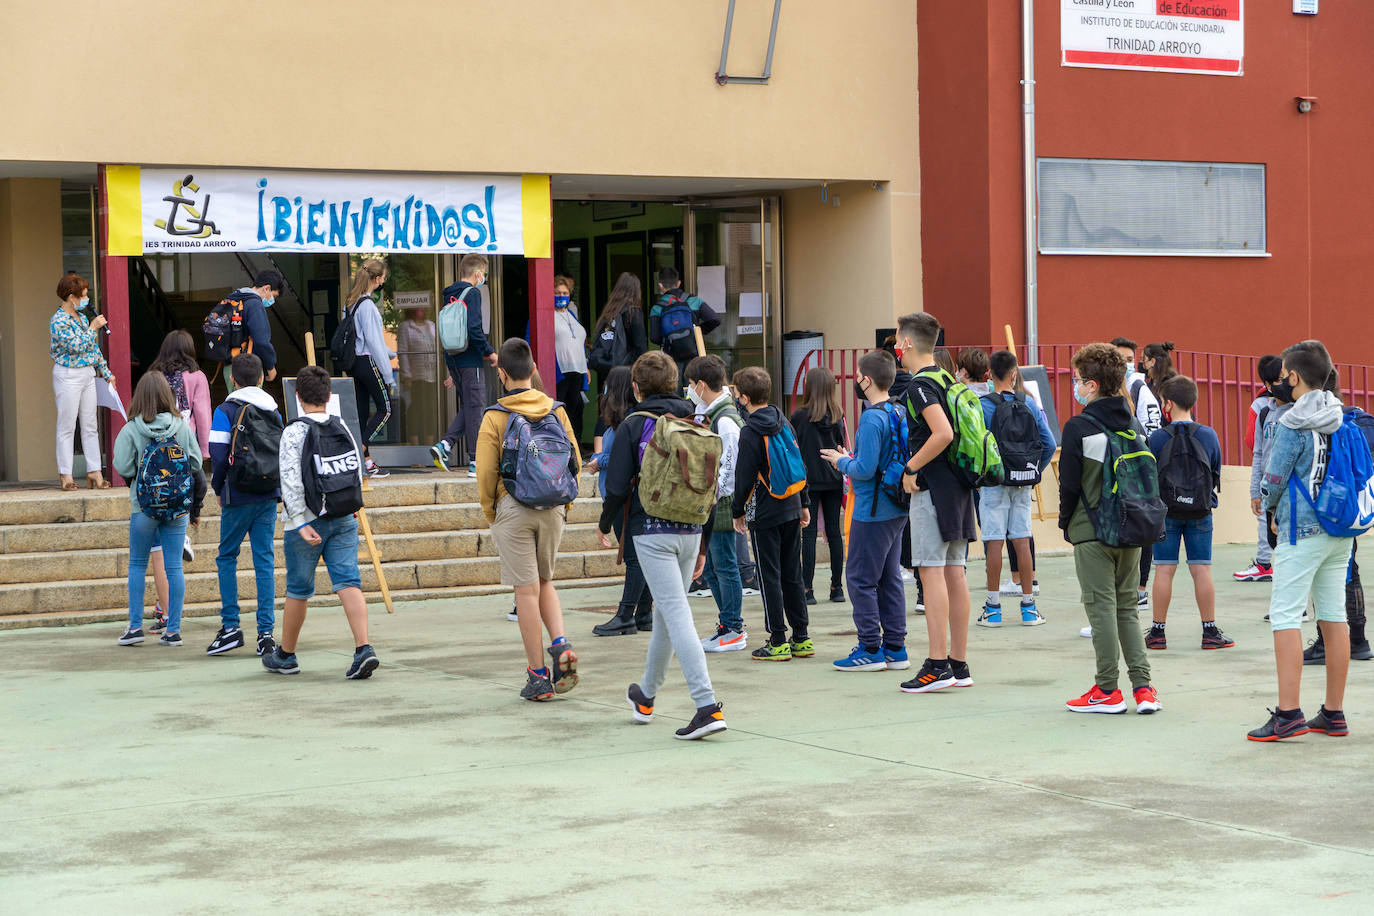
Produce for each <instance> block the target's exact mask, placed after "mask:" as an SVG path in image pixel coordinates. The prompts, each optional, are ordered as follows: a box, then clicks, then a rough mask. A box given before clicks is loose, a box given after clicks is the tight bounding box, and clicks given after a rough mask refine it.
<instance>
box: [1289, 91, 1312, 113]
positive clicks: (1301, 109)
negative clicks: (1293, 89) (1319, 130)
mask: <svg viewBox="0 0 1374 916" xmlns="http://www.w3.org/2000/svg"><path fill="white" fill-rule="evenodd" d="M1293 101H1294V102H1296V103H1297V104H1298V114H1307V113H1308V112H1310V111H1311V110H1312V109H1313V108H1315V107H1317V97H1316V96H1315V95H1295V96H1293Z"/></svg>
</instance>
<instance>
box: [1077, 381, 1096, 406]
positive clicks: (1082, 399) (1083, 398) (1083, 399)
mask: <svg viewBox="0 0 1374 916" xmlns="http://www.w3.org/2000/svg"><path fill="white" fill-rule="evenodd" d="M1082 388H1083V386H1082V385H1074V386H1073V399H1074V400H1075V401H1077V402H1078V403H1079V404H1080V405H1082V406H1083V407H1087V406H1088V401H1090V400H1092V399H1091V398H1089V397H1088V396H1087V395H1086V394H1083V393H1082Z"/></svg>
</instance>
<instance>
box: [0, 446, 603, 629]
mask: <svg viewBox="0 0 1374 916" xmlns="http://www.w3.org/2000/svg"><path fill="white" fill-rule="evenodd" d="M365 498H366V500H367V517H368V520H369V522H371V525H372V533H373V536H374V538H375V540H376V543H377V549H378V552H379V553H380V554H381V557H382V569H383V571H384V572H385V574H386V580H387V584H388V585H389V586H390V588H391V594H392V597H393V598H394V599H395V600H397V601H406V600H415V599H421V598H450V597H459V596H463V595H478V594H493V593H497V592H501V591H505V590H506V588H505V587H503V586H501V585H500V584H499V583H500V575H501V574H500V568H499V565H498V564H499V561H498V560H497V551H496V545H495V543H494V542H493V540H492V537H491V532H490V531H489V530H488V529H487V525H486V520H485V519H484V518H483V517H482V510H481V508H480V507H479V506H478V504H477V486H476V481H473V480H469V479H468V477H467V475H466V473H456V474H455V473H439V472H437V471H430V472H424V473H415V474H397V475H395V476H393V477H391V478H389V479H387V480H380V481H376V482H374V483H372V484H371V490H370V491H369V492H368V493H367V494H366V496H365ZM600 512H601V501H600V499H599V498H597V494H596V478H595V477H594V476H592V475H583V477H582V495H581V498H579V499H578V500H577V501H576V502H575V503H573V505H572V507H571V509H570V511H569V514H568V525H567V527H566V528H565V529H564V532H563V541H562V545H561V548H560V550H559V554H558V563H557V567H556V570H555V574H556V578H557V580H558V582H559V584H560V585H566V586H596V585H610V584H615V583H616V582H619V581H620V579H621V577H622V576H623V567H617V566H616V563H615V551H613V550H604V549H602V548H601V547H600V545H599V544H598V543H597V536H596V521H597V519H598V517H599V515H600ZM128 532H129V493H128V491H127V490H124V489H114V490H105V491H90V490H81V491H78V492H76V493H70V492H68V493H64V492H62V491H60V490H56V489H45V490H30V491H18V492H7V493H3V494H0V629H12V628H17V627H32V626H62V625H64V624H72V623H91V622H97V621H115V620H124V619H125V618H126V616H127V614H128V606H127V594H128V590H127V579H126V576H127V575H128V560H129V550H128ZM281 534H282V529H281V523H280V521H279V522H278V525H277V541H276V545H275V547H276V577H277V589H276V593H277V606H278V607H280V606H281V605H282V602H283V596H284V592H285V582H286V567H285V563H284V560H283V558H282V543H281ZM190 537H191V540H192V543H193V545H194V546H195V551H196V556H195V560H194V561H193V562H191V563H190V564H188V565H187V566H186V603H185V609H184V613H185V615H187V616H193V617H203V616H213V615H217V614H218V613H219V607H220V605H219V580H218V575H217V573H216V566H215V554H216V552H217V549H218V544H219V507H218V506H217V505H216V504H215V499H214V497H213V496H210V497H209V498H208V499H207V500H206V506H205V513H204V516H203V517H202V519H201V523H200V528H199V530H196V529H192V530H191V535H190ZM360 541H361V538H360ZM358 559H359V568H360V571H361V573H362V582H363V590H364V592H366V593H367V597H368V601H369V603H374V602H379V601H380V600H381V595H380V592H379V591H378V586H377V577H376V574H375V573H374V572H373V568H372V564H371V561H370V559H369V557H368V553H367V548H366V545H365V544H363V543H360V544H359V550H358ZM238 570H239V572H238V580H239V603H240V604H241V605H242V606H243V608H244V613H245V614H248V615H250V616H251V614H252V610H251V609H252V607H253V606H254V604H255V601H254V597H253V596H254V595H255V594H256V589H255V586H254V579H253V564H252V558H251V555H250V551H249V547H248V543H247V541H246V539H245V542H244V545H243V549H242V551H241V552H240V554H239V563H238ZM316 587H317V588H318V590H319V594H318V595H317V596H316V598H315V599H314V601H315V602H319V603H328V602H332V601H334V600H335V599H334V597H333V594H332V593H331V592H330V588H329V578H328V576H327V575H326V573H325V570H324V565H323V564H321V565H320V569H319V573H318V577H317V585H316ZM154 600H155V592H154V589H153V582H152V576H151V575H150V576H149V578H148V590H147V598H146V606H147V609H148V610H149V611H151V610H152V607H153V602H154ZM312 603H313V602H312Z"/></svg>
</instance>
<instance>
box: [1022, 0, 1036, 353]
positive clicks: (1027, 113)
mask: <svg viewBox="0 0 1374 916" xmlns="http://www.w3.org/2000/svg"><path fill="white" fill-rule="evenodd" d="M1021 159H1022V171H1023V173H1024V174H1023V176H1022V177H1023V181H1024V183H1025V214H1024V222H1025V235H1026V237H1025V249H1026V363H1027V364H1028V365H1032V366H1033V365H1036V364H1038V363H1039V361H1040V360H1039V356H1038V354H1037V351H1038V349H1039V347H1040V306H1039V302H1038V299H1037V285H1036V284H1037V276H1036V273H1037V266H1038V265H1037V257H1038V252H1037V250H1036V234H1037V233H1036V219H1037V214H1036V209H1035V184H1036V178H1035V0H1021Z"/></svg>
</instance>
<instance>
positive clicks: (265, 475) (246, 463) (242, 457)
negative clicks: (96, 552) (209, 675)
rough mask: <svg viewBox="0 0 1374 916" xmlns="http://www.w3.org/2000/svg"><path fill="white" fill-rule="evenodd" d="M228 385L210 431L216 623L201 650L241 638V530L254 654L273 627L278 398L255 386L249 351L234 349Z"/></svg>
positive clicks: (218, 650) (226, 648) (233, 645)
mask: <svg viewBox="0 0 1374 916" xmlns="http://www.w3.org/2000/svg"><path fill="white" fill-rule="evenodd" d="M230 368H231V371H232V373H233V379H234V391H233V393H232V394H230V395H229V397H228V399H227V400H225V402H224V403H223V404H221V405H219V407H217V408H215V415H214V421H213V425H212V429H211V432H210V466H211V473H210V485H211V488H212V489H213V490H214V491H215V496H216V497H218V498H219V504H220V516H219V553H218V555H217V556H216V557H215V565H216V567H217V569H218V571H219V600H220V612H219V619H220V628H219V632H218V633H216V634H215V638H214V639H213V640H211V642H210V645H209V646H207V647H206V649H205V654H206V655H223V654H224V653H225V652H230V651H232V650H234V649H238V648H240V647H242V646H243V644H244V638H243V630H242V629H241V628H240V627H239V579H238V568H239V551H240V550H241V549H242V547H243V539H244V537H247V538H248V543H249V547H250V549H251V551H252V555H253V577H254V580H255V582H256V584H257V606H258V607H257V621H256V623H257V631H256V632H257V654H258V655H259V656H262V655H265V654H267V653H268V652H271V651H272V649H273V648H274V647H275V646H276V643H275V642H274V641H273V639H272V633H273V630H274V629H275V627H276V613H275V607H276V600H277V584H276V559H275V556H274V553H273V548H272V540H273V538H274V537H275V533H276V529H277V501H278V500H279V499H281V478H280V471H279V467H278V456H277V449H278V447H279V446H280V444H281V436H282V419H281V414H280V413H279V412H278V410H277V402H276V401H275V400H273V399H272V396H271V395H270V394H268V393H267V392H266V391H263V390H262V382H263V373H262V362H261V361H260V360H259V359H258V358H257V356H255V355H254V354H252V353H242V354H240V355H238V356H236V357H234V362H233V365H232V366H231V367H230Z"/></svg>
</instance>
